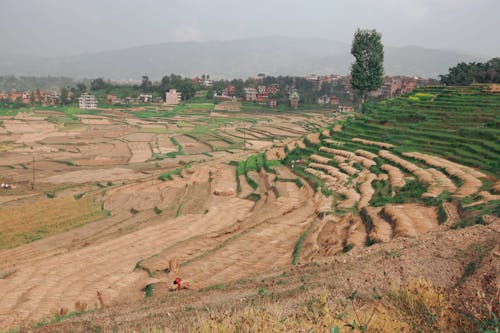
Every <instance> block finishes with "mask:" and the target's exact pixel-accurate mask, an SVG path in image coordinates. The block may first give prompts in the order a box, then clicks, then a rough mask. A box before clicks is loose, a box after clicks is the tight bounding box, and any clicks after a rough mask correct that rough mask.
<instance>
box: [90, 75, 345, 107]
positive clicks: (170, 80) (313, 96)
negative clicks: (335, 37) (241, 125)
mask: <svg viewBox="0 0 500 333" xmlns="http://www.w3.org/2000/svg"><path fill="white" fill-rule="evenodd" d="M202 78H203V79H205V78H206V77H205V76H203V77H202ZM202 81H203V80H200V82H197V81H195V80H193V79H190V78H184V77H182V76H180V75H176V74H170V75H167V76H164V77H163V78H162V79H161V80H160V81H159V82H153V81H151V80H150V79H149V77H148V76H143V77H142V80H141V83H140V84H135V85H131V84H121V83H116V82H112V81H106V80H104V79H102V78H97V79H94V80H92V81H91V83H90V85H89V90H90V92H92V93H94V94H96V95H105V94H113V95H116V96H117V97H118V98H125V97H127V96H131V97H137V95H138V94H142V93H144V94H151V95H153V97H157V96H159V97H164V96H165V92H166V91H167V90H169V89H177V90H178V91H180V92H181V93H182V98H183V100H188V99H191V98H193V97H194V96H195V95H196V93H197V92H200V91H202V92H204V95H203V97H204V98H206V99H211V98H213V96H214V94H219V95H220V94H222V92H223V90H224V89H225V88H227V87H228V86H234V93H233V94H234V96H235V97H240V98H244V97H245V88H248V87H252V88H257V87H258V86H259V85H264V86H269V85H271V84H277V85H278V86H279V91H278V92H277V94H276V96H273V97H274V98H276V99H277V100H278V101H280V102H286V101H287V100H288V93H289V92H290V90H291V89H292V88H293V89H294V90H296V91H297V92H298V93H299V95H300V101H301V102H303V103H316V101H317V99H318V98H319V97H321V96H323V95H335V96H337V97H339V98H341V99H347V98H348V97H349V96H348V95H347V93H346V92H345V89H344V87H343V86H342V84H341V83H340V82H336V83H323V84H322V85H321V87H318V86H316V85H314V84H313V83H312V82H311V81H308V80H306V79H305V78H301V77H292V76H278V77H274V76H263V77H261V78H259V79H255V78H248V79H246V80H242V79H233V80H213V81H212V85H211V86H210V87H205V86H203V85H202V83H201V82H202Z"/></svg>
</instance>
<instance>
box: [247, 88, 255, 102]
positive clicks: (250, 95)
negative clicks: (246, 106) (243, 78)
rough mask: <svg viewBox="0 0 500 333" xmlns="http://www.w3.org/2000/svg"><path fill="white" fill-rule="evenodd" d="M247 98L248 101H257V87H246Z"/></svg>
mask: <svg viewBox="0 0 500 333" xmlns="http://www.w3.org/2000/svg"><path fill="white" fill-rule="evenodd" d="M245 100H246V101H247V102H255V101H257V89H255V88H245Z"/></svg>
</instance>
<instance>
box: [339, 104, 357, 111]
mask: <svg viewBox="0 0 500 333" xmlns="http://www.w3.org/2000/svg"><path fill="white" fill-rule="evenodd" d="M338 111H339V112H352V111H354V108H353V107H352V106H345V105H339V106H338Z"/></svg>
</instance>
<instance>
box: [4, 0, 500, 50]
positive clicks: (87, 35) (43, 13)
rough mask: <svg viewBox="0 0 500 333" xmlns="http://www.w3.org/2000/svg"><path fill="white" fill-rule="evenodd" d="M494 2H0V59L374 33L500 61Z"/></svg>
mask: <svg viewBox="0 0 500 333" xmlns="http://www.w3.org/2000/svg"><path fill="white" fill-rule="evenodd" d="M498 12H500V2H499V1H495V0H478V1H473V0H441V1H439V2H438V3H436V2H435V1H431V0H399V1H397V0H381V1H374V0H358V1H346V0H341V1H335V3H331V2H326V1H321V0H310V1H308V2H307V3H305V2H300V1H297V0H292V1H285V0H274V1H267V2H266V1H262V0H255V1H252V2H244V3H238V5H234V1H229V0H215V1H210V2H207V1H202V0H183V1H181V0H171V1H160V0H147V1H144V2H142V3H137V2H129V1H127V2H125V1H122V2H120V1H117V0H107V1H97V0H87V1H80V0H76V1H71V2H69V1H64V0H38V1H36V0H24V1H19V0H2V1H1V2H0V31H1V32H2V39H3V47H2V51H0V55H1V54H4V55H5V54H19V55H31V56H44V57H58V56H69V55H78V54H84V53H95V52H100V51H106V50H115V49H123V48H131V47H138V46H144V45H153V44H159V43H167V42H186V41H201V42H205V41H226V40H237V39H246V38H254V37H263V36H286V37H307V38H322V39H328V40H331V41H338V42H343V43H347V44H350V42H351V40H352V35H353V33H354V31H355V30H356V28H358V27H360V28H374V29H377V30H378V31H380V32H381V33H382V35H383V42H384V44H386V45H387V46H395V47H401V46H410V45H417V46H421V47H425V48H431V49H441V50H455V51H461V52H466V53H468V54H471V55H477V56H483V57H494V56H498V55H500V43H495V42H492V41H491V38H490V37H489V36H491V34H490V33H488V32H492V33H493V34H494V31H500V20H498V19H497V18H496V14H495V13H498Z"/></svg>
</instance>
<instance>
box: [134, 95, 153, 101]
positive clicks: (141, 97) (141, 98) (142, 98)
mask: <svg viewBox="0 0 500 333" xmlns="http://www.w3.org/2000/svg"><path fill="white" fill-rule="evenodd" d="M137 100H138V101H139V102H142V103H150V102H152V101H153V95H149V94H140V95H139V97H138V98H137Z"/></svg>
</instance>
